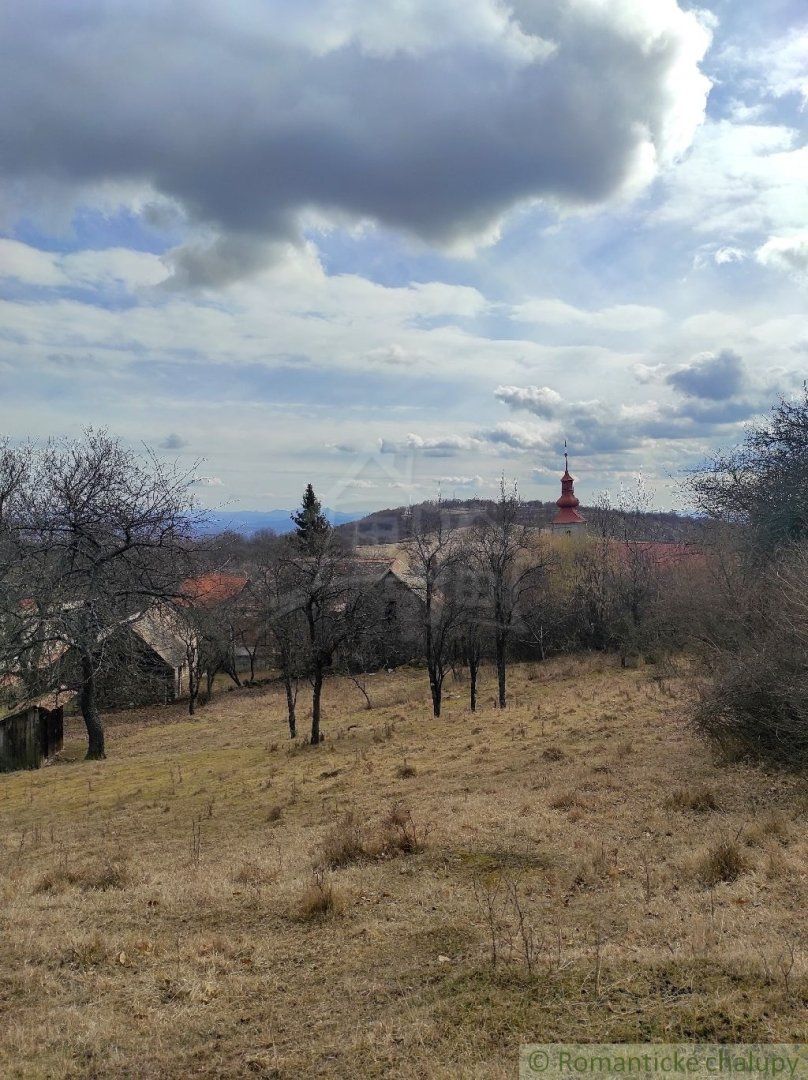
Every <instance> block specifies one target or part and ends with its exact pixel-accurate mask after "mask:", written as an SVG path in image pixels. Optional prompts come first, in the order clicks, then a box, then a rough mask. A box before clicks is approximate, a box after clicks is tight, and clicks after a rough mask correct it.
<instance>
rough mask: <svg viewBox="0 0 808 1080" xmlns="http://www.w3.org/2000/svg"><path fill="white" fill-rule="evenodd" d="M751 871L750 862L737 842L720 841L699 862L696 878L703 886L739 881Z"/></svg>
mask: <svg viewBox="0 0 808 1080" xmlns="http://www.w3.org/2000/svg"><path fill="white" fill-rule="evenodd" d="M748 869H749V860H748V859H747V858H746V856H745V855H744V853H743V850H742V849H741V846H740V844H739V843H738V841H737V840H720V841H719V842H718V843H717V844H714V845H713V846H712V847H709V848H708V849H707V851H706V852H705V853H704V855H703V856H702V857H701V859H700V860H699V862H698V865H697V867H696V876H697V878H698V880H699V881H700V882H701V883H702V885H707V886H713V885H718V884H719V883H720V882H722V881H728V882H729V881H737V879H738V878H739V877H740V876H741V874H743V873H745V872H746V871H747V870H748Z"/></svg>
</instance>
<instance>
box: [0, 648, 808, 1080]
mask: <svg viewBox="0 0 808 1080" xmlns="http://www.w3.org/2000/svg"><path fill="white" fill-rule="evenodd" d="M683 670H686V669H684V668H683ZM653 671H654V669H653V668H641V669H639V670H628V671H627V670H622V669H620V667H619V660H611V659H610V658H605V659H604V658H598V659H597V660H591V661H590V660H587V659H584V660H581V661H572V660H564V661H561V662H555V661H552V662H549V663H547V664H541V665H534V666H532V667H531V668H530V669H528V668H526V667H518V666H517V667H514V668H513V669H512V672H511V674H510V688H511V689H512V697H511V704H510V705H509V708H508V710H507V714H503V713H501V712H500V711H499V710H497V709H495V708H493V707H489V704H488V703H489V701H490V700H491V698H492V696H493V693H492V689H493V685H494V679H493V677H492V674H491V673H490V672H489V671H487V670H486V671H484V672H483V680H482V681H483V685H482V687H481V693H480V701H481V703H482V704H481V707H480V709H479V711H478V713H477V714H476V716H474V717H472V715H471V714H470V713H469V711H468V708H467V704H466V700H465V696H464V693H463V690H462V687H460V688H458V690H457V692H456V693H453V694H452V696H451V697H450V698H449V700H447V702H446V705H445V708H444V714H443V716H442V717H441V719H440V722H439V723H435V722H433V721H432V720H431V717H430V712H429V701H428V697H429V695H428V686H427V680H426V676H425V674H424V673H423V672H421V671H418V670H402V671H399V672H396V673H393V674H379V675H374V676H369V677H368V679H367V690H368V692H369V693H370V696H371V698H372V701H373V703H374V708H373V710H371V711H368V710H367V709H366V708H365V701H364V699H363V697H362V695H361V693H360V692H359V690H358V689H357V688H356V687H355V686H354V685H353V684H352V683H351V682H350V680H345V681H343V680H338V679H335V680H333V681H332V682H329V684H328V685H327V687H326V700H325V710H326V711H325V715H326V722H325V724H324V729H325V734H326V740H325V742H324V743H323V744H322V745H321V746H319V747H317V748H312V747H306V746H303V745H302V744H301V745H300V746H298V747H296V748H295V747H293V746H290V740H289V739H288V738H287V737H286V736H285V720H284V701H283V693H282V691H281V689H280V688H279V687H277V686H276V685H275V684H272V683H269V684H267V685H265V686H262V687H257V688H253V689H250V690H243V691H235V692H233V693H228V694H221V695H218V696H217V697H216V698H214V700H213V702H212V703H211V704H210V705H208V706H206V707H205V708H203V709H200V711H199V713H198V714H197V717H196V718H195V719H194V720H193V721H189V720H188V718H187V717H186V716H185V715H184V713H183V707H182V705H177V706H169V707H165V708H155V709H151V710H132V711H130V712H127V713H122V714H120V715H117V716H111V717H110V718H109V731H108V748H109V758H108V760H107V761H104V762H86V763H85V762H83V761H81V760H80V759H81V755H82V738H81V732H80V731H79V729H78V727H77V726H76V725H75V724H74V723H72V722H71V724H70V725H69V726H68V731H67V741H66V749H65V754H64V760H63V761H62V762H61V763H60V764H58V765H56V766H54V767H52V768H47V769H42V770H39V771H37V772H32V773H17V774H11V775H4V776H2V777H0V1076H2V1077H4V1078H5V1077H7V1076H8V1077H9V1078H32V1080H39V1078H44V1077H48V1078H54V1080H67V1078H79V1077H82V1078H83V1077H88V1078H89V1077H95V1078H104V1080H106V1078H110V1080H111V1078H113V1077H119V1076H137V1077H138V1080H141V1078H142V1080H156V1078H158V1077H160V1078H163V1077H164V1078H165V1080H179V1078H181V1077H182V1078H185V1077H187V1076H195V1077H203V1078H210V1080H213V1078H214V1077H216V1078H221V1077H224V1076H247V1075H258V1076H267V1077H269V1076H274V1077H279V1078H292V1077H298V1076H313V1075H328V1076H329V1077H336V1078H338V1080H339V1078H344V1080H348V1078H354V1077H363V1078H369V1080H375V1078H379V1080H380V1078H382V1077H387V1076H396V1077H398V1078H401V1080H448V1078H449V1077H452V1078H457V1077H463V1078H468V1080H471V1078H474V1080H504V1078H506V1077H511V1076H513V1075H515V1072H516V1053H517V1046H518V1044H519V1042H520V1041H540V1042H545V1041H553V1040H559V1041H565V1040H581V1039H588V1040H599V1041H603V1042H620V1041H635V1040H636V1041H643V1040H646V1039H656V1040H660V1041H676V1040H684V1041H688V1040H693V1039H696V1040H715V1041H719V1042H720V1041H722V1040H726V1041H738V1042H745V1041H748V1042H755V1041H764V1042H771V1041H783V1042H790V1041H795V1040H796V1041H799V1040H801V1039H803V1038H804V1035H805V1023H804V1016H805V1006H806V1000H808V997H807V995H808V987H807V986H806V945H807V944H808V942H806V933H807V932H808V930H807V929H806V926H805V920H804V919H802V918H801V914H802V912H804V910H805V909H806V907H808V879H806V875H805V871H804V868H805V865H806V862H808V837H807V836H806V832H808V831H807V830H806V829H805V811H806V806H808V801H806V799H805V794H804V782H801V781H800V780H799V779H798V778H796V777H793V776H790V777H787V776H782V777H780V776H777V775H775V774H773V773H770V772H764V771H763V770H760V769H758V768H755V767H752V766H750V765H745V764H741V765H733V766H732V767H731V768H730V767H724V766H717V765H716V763H715V759H714V757H713V756H712V754H711V752H710V751H709V749H708V748H707V747H706V746H704V745H703V744H702V743H701V742H700V741H698V739H696V738H695V737H693V736H692V735H691V733H690V730H689V728H688V726H687V723H686V720H685V717H684V709H683V705H684V704H685V703H686V701H687V698H688V696H689V694H690V692H691V690H690V686H689V684H688V683H687V682H686V681H685V677H684V676H676V677H674V676H670V677H669V678H666V684H665V687H664V688H661V687H660V685H659V682H658V680H657V681H654V679H653V678H652V673H653ZM531 675H532V678H531V677H529V676H531ZM303 726H304V710H303V706H302V699H301V729H302V728H303ZM402 762H407V763H409V762H415V763H417V771H415V773H414V775H410V776H407V777H406V778H405V777H402V776H400V775H399V772H398V770H399V768H400V766H401V763H402ZM702 787H704V788H705V789H708V790H709V791H710V792H712V793H715V802H716V803H717V804H718V806H717V807H707V808H705V809H703V810H700V809H699V807H697V806H695V805H682V808H681V809H682V811H683V812H672V806H671V805H669V799H670V798H671V797H672V796H673V793H674V792H676V791H680V790H681V791H689V792H697V791H698V790H700V789H701V788H702ZM554 800H560V801H561V803H562V804H564V803H567V802H571V805H569V808H568V809H563V810H559V809H554V808H553V807H552V806H551V805H550V804H551V802H552V801H554ZM696 801H697V802H698V801H699V800H696ZM685 802H686V803H690V800H689V799H688V800H685ZM276 809H277V812H276ZM697 810H699V812H696V811H697ZM691 811H693V812H691ZM357 836H358V840H357ZM722 837H725V838H731V842H732V843H734V844H735V845H736V847H737V850H733V852H732V858H726V857H721V858H719V857H718V853H717V851H716V848H717V846H718V842H719V840H720V838H722ZM694 852H695V853H697V854H696V856H694V855H693V853H694ZM699 853H701V854H699ZM726 854H727V853H725V856H726ZM738 854H740V856H741V858H740V862H739V861H738V860H737V859H735V862H734V863H733V859H734V858H735V856H737V855H738ZM708 856H710V858H711V859H714V860H715V864H714V866H713V870H714V873H713V874H712V880H713V881H714V883H713V884H711V885H710V887H709V888H707V887H705V883H704V880H703V879H702V878H700V877H699V875H698V874H697V873H696V872H695V870H696V868H697V864H698V860H699V859H702V858H703V859H705V860H706V859H707V857H708ZM694 858H695V863H694ZM326 864H327V865H326ZM312 867H316V868H317V869H316V870H315V872H314V874H313V872H312ZM735 871H737V873H735ZM496 881H499V882H500V888H499V891H497V890H496V889H493V884H494V883H495V882H496ZM486 882H488V883H490V884H491V886H492V888H491V889H489V891H490V892H491V895H492V896H493V897H494V902H495V903H498V904H502V910H501V912H498V913H497V916H496V920H497V921H496V922H495V925H494V935H495V941H494V945H495V947H496V955H497V962H496V964H494V965H492V963H491V948H492V946H491V941H490V936H489V929H490V927H489V923H488V922H487V917H486V915H485V911H484V910H482V909H481V906H480V903H479V902H478V898H477V897H475V885H476V886H477V888H478V894H479V895H482V896H483V900H484V899H485V895H486V891H485V890H486V889H488V888H489V886H488V885H486V884H485V883H486ZM480 883H482V885H481V884H480Z"/></svg>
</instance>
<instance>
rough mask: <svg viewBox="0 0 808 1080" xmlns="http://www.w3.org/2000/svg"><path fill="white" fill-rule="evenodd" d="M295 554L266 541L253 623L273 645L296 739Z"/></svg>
mask: <svg viewBox="0 0 808 1080" xmlns="http://www.w3.org/2000/svg"><path fill="white" fill-rule="evenodd" d="M293 554H297V552H295V551H294V549H293V546H292V543H291V542H290V541H289V540H288V539H284V538H277V537H273V538H272V539H271V540H270V539H266V540H265V542H264V543H263V544H262V545H261V547H260V550H259V551H258V553H257V556H256V564H255V591H254V602H255V612H256V621H257V622H258V624H259V625H260V626H261V627H262V628H263V632H264V634H265V635H266V637H267V639H268V640H269V641H270V642H271V643H272V646H273V651H274V653H275V658H276V661H277V664H278V667H279V668H280V672H281V677H282V678H283V684H284V688H285V691H286V712H287V719H288V722H289V736H290V738H292V739H294V738H295V737H296V736H297V714H296V713H297V690H298V682H299V678H300V674H301V671H302V670H303V655H304V652H305V639H304V626H303V617H302V612H301V610H300V607H299V601H300V596H299V593H298V590H297V587H296V581H295V573H294V563H293V560H292V556H293Z"/></svg>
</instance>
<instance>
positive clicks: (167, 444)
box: [159, 431, 188, 450]
mask: <svg viewBox="0 0 808 1080" xmlns="http://www.w3.org/2000/svg"><path fill="white" fill-rule="evenodd" d="M187 445H188V442H187V440H186V439H183V437H182V436H181V435H177V433H176V432H174V431H172V432H171V433H170V434H169V435H166V437H165V438H164V439H163V440H162V441H161V442H160V444H159V446H160V449H161V450H182V449H183V447H185V446H187Z"/></svg>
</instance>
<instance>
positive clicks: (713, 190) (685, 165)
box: [651, 120, 808, 248]
mask: <svg viewBox="0 0 808 1080" xmlns="http://www.w3.org/2000/svg"><path fill="white" fill-rule="evenodd" d="M806 175H808V146H803V145H801V143H800V139H799V136H798V133H797V132H796V131H795V130H793V129H792V128H789V127H786V126H784V125H782V124H770V125H767V124H736V123H732V122H731V121H729V120H719V121H711V122H708V123H706V124H705V125H704V126H703V127H702V128H701V129H700V130H699V131H698V133H697V135H696V137H695V140H694V144H693V148H692V150H691V151H690V153H689V154H688V156H687V157H686V158H685V159H684V160H683V161H682V162H680V163H679V164H678V165H677V166H676V167H675V168H674V169H673V170H671V172H670V173H668V174H667V175H666V177H665V180H664V187H665V194H666V197H665V199H664V201H663V202H662V203H661V205H660V206H659V207H658V208H657V209H656V210H655V211H654V212H653V213H652V215H651V220H652V221H657V222H671V223H676V224H677V225H680V226H685V227H687V228H690V229H693V230H695V231H696V232H701V233H710V234H716V235H717V236H719V237H721V238H722V241H723V244H722V246H723V247H725V248H726V247H738V246H739V245H737V244H735V243H729V240H730V239H733V240H734V239H737V238H740V237H743V236H747V235H750V234H751V235H753V236H754V235H755V234H760V233H763V234H764V235H765V234H769V233H771V232H772V231H773V230H779V229H794V228H798V227H800V226H802V225H803V224H804V222H805V220H806V217H808V186H807V185H806V183H805V177H806Z"/></svg>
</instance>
